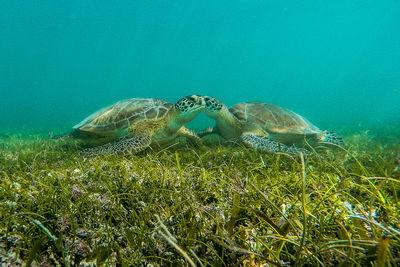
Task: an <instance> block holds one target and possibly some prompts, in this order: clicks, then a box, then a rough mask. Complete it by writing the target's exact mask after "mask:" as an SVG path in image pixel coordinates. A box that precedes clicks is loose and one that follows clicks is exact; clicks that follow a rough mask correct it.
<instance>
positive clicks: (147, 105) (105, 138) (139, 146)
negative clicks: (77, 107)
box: [71, 95, 204, 155]
mask: <svg viewBox="0 0 400 267" xmlns="http://www.w3.org/2000/svg"><path fill="white" fill-rule="evenodd" d="M203 109H204V100H203V98H202V97H200V96H197V95H191V96H187V97H184V98H182V99H180V100H179V101H177V102H176V103H175V104H171V103H168V102H166V101H164V100H162V99H155V98H131V99H127V100H122V101H119V102H117V103H115V104H113V105H111V106H109V107H106V108H103V109H101V110H99V111H97V112H95V113H93V114H92V115H90V116H89V117H87V118H86V119H84V120H83V121H82V122H81V123H79V124H77V125H75V126H74V127H73V129H74V130H73V132H72V133H71V135H72V136H73V137H77V138H79V139H80V140H82V141H83V142H84V143H86V144H89V145H92V146H95V147H91V148H86V149H84V150H83V151H82V152H81V154H82V155H91V154H113V153H126V152H132V153H137V152H139V151H142V150H144V149H145V148H147V147H148V146H150V145H168V144H171V143H173V142H174V141H175V140H176V139H177V138H178V137H186V138H188V139H189V140H190V141H194V142H195V143H199V142H200V141H201V139H200V138H199V137H198V136H197V135H196V134H195V133H194V132H193V131H191V130H189V129H187V128H185V127H184V126H183V125H184V124H185V123H187V122H189V121H191V120H193V119H194V118H195V117H196V116H197V115H198V114H199V113H200V112H201V111H202V110H203ZM96 145H97V146H96Z"/></svg>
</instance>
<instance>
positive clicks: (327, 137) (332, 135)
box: [320, 131, 344, 146]
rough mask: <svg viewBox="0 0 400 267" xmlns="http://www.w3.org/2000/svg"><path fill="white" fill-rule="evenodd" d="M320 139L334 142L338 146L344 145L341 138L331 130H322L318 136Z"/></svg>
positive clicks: (325, 141)
mask: <svg viewBox="0 0 400 267" xmlns="http://www.w3.org/2000/svg"><path fill="white" fill-rule="evenodd" d="M320 141H321V142H324V143H331V144H335V145H338V146H344V141H343V138H342V137H341V136H339V135H337V134H336V133H333V132H328V131H324V132H323V134H322V136H321V138H320Z"/></svg>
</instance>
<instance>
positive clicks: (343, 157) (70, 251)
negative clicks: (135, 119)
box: [0, 129, 400, 266]
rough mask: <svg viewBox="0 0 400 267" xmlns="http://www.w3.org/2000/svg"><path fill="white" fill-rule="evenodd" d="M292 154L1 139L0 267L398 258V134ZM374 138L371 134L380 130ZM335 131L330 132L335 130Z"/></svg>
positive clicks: (389, 262)
mask: <svg viewBox="0 0 400 267" xmlns="http://www.w3.org/2000/svg"><path fill="white" fill-rule="evenodd" d="M381 131H382V132H381V133H380V134H379V135H378V134H375V135H374V134H372V131H371V132H368V131H362V130H356V131H353V132H350V131H348V132H345V133H343V137H344V140H345V142H346V147H345V148H338V147H332V146H328V147H327V146H317V147H314V149H315V151H314V153H312V154H311V155H305V156H304V157H299V158H293V157H290V156H289V155H285V154H275V155H270V154H262V153H258V152H256V151H254V150H250V149H247V148H245V147H242V146H237V145H236V146H230V145H217V146H208V147H207V146H204V147H187V146H181V147H178V146H175V147H172V148H169V149H163V150H159V149H158V150H156V149H153V150H151V149H148V150H146V151H144V152H141V153H139V154H136V155H125V156H113V155H110V156H99V157H90V158H83V157H81V156H80V155H79V148H78V147H77V146H76V145H75V143H74V141H72V140H53V139H50V138H48V136H46V135H44V134H34V133H24V134H22V133H8V132H6V133H4V134H2V135H1V136H0V152H1V154H0V200H1V202H0V265H1V266H21V265H24V266H29V265H32V266H71V265H73V266H101V265H105V266H159V265H162V266H288V265H290V266H337V265H340V264H345V265H346V266H358V265H362V266H399V264H400V212H399V207H400V201H399V196H400V144H399V136H400V130H399V129H397V130H396V129H386V130H385V129H381ZM383 132H384V133H383ZM341 134H342V133H341Z"/></svg>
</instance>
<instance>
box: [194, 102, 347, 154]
mask: <svg viewBox="0 0 400 267" xmlns="http://www.w3.org/2000/svg"><path fill="white" fill-rule="evenodd" d="M204 101H205V104H206V108H205V113H206V115H208V116H209V117H211V118H213V119H214V120H215V121H216V127H214V128H208V129H206V130H205V131H203V132H202V133H200V134H199V136H200V137H202V136H204V135H207V134H211V133H218V134H219V135H221V136H222V137H223V138H224V139H228V140H234V139H239V140H241V141H242V142H244V143H245V144H246V145H247V146H250V147H253V148H255V149H258V150H260V151H265V152H271V153H275V152H278V151H282V152H286V153H289V154H297V153H298V152H303V153H308V151H306V150H304V149H301V148H296V147H295V146H293V144H296V143H298V142H300V141H303V140H304V139H305V138H307V139H311V140H315V141H317V142H327V143H333V144H337V145H343V139H342V138H341V137H340V136H338V135H337V134H335V133H332V132H328V131H321V130H320V129H318V128H317V127H316V126H314V125H313V124H311V123H310V122H309V121H308V120H306V119H305V118H303V117H302V116H300V115H298V114H296V113H294V112H293V111H290V110H288V109H285V108H282V107H279V106H276V105H273V104H268V103H262V102H248V103H240V104H236V105H234V106H232V107H231V108H229V109H228V108H227V107H226V106H225V105H224V104H223V103H222V102H221V101H219V100H218V99H216V98H214V97H210V96H204Z"/></svg>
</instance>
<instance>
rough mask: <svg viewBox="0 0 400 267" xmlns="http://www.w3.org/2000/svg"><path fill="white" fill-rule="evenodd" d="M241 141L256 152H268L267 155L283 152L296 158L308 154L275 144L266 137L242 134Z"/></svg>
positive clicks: (306, 151) (301, 150) (294, 148)
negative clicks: (300, 154)
mask: <svg viewBox="0 0 400 267" xmlns="http://www.w3.org/2000/svg"><path fill="white" fill-rule="evenodd" d="M241 137H242V141H243V142H244V143H245V144H246V145H247V146H250V147H252V148H254V149H256V150H258V151H261V152H268V153H277V152H284V153H287V154H290V155H294V156H297V155H298V154H299V153H300V152H302V153H303V154H309V153H310V152H309V151H308V150H306V149H302V148H297V147H294V146H287V145H285V144H282V143H279V142H276V141H274V140H272V139H270V138H268V137H266V136H261V135H256V134H251V133H244V134H242V136H241Z"/></svg>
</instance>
